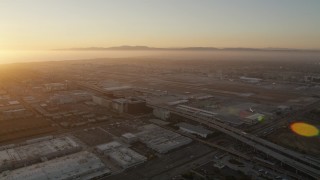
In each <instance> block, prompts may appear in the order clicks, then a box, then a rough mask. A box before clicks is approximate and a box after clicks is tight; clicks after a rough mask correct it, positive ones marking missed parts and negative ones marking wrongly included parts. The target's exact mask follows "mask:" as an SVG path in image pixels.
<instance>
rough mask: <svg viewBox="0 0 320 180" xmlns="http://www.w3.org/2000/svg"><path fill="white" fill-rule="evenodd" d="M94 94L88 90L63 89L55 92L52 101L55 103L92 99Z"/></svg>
mask: <svg viewBox="0 0 320 180" xmlns="http://www.w3.org/2000/svg"><path fill="white" fill-rule="evenodd" d="M91 100H92V95H91V94H89V93H88V92H86V91H79V90H75V91H62V92H59V93H55V94H54V95H53V96H51V97H50V102H51V103H53V104H69V103H78V102H83V101H91Z"/></svg>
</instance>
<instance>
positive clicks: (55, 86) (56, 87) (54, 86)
mask: <svg viewBox="0 0 320 180" xmlns="http://www.w3.org/2000/svg"><path fill="white" fill-rule="evenodd" d="M44 88H45V91H48V92H51V91H61V90H65V89H67V85H66V84H63V83H48V84H44Z"/></svg>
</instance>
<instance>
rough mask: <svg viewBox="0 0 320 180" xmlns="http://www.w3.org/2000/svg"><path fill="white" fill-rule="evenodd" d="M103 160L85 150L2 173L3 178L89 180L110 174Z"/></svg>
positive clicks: (4, 179)
mask: <svg viewBox="0 0 320 180" xmlns="http://www.w3.org/2000/svg"><path fill="white" fill-rule="evenodd" d="M110 173H111V171H110V170H109V169H108V168H106V167H105V165H104V164H103V163H102V162H101V160H100V159H99V158H98V157H97V156H96V155H94V154H92V153H89V152H86V151H83V152H79V153H76V154H72V155H68V156H64V157H60V158H57V159H54V160H50V161H46V162H43V163H39V164H35V165H32V166H27V167H24V168H20V169H16V170H13V171H5V172H2V173H1V174H0V179H3V180H18V179H23V180H39V179H41V180H49V179H63V180H71V179H79V177H81V179H82V180H87V179H88V180H89V179H93V178H97V177H101V176H105V175H108V174H110Z"/></svg>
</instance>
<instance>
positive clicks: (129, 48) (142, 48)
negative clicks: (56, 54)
mask: <svg viewBox="0 0 320 180" xmlns="http://www.w3.org/2000/svg"><path fill="white" fill-rule="evenodd" d="M54 50H57V51H108V50H117V51H124V50H125V51H150V50H151V51H297V52H298V51H301V52H304V51H305V52H320V49H292V48H241V47H237V48H215V47H181V48H157V47H149V46H115V47H86V48H67V49H54Z"/></svg>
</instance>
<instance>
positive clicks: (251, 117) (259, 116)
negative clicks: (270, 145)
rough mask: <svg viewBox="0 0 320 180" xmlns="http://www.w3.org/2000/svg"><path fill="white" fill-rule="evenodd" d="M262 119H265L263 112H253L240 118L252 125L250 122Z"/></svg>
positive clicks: (253, 122) (254, 122)
mask: <svg viewBox="0 0 320 180" xmlns="http://www.w3.org/2000/svg"><path fill="white" fill-rule="evenodd" d="M264 119H265V116H264V115H263V114H260V113H255V114H252V115H249V116H247V117H245V118H243V119H242V120H243V122H244V123H245V124H249V125H252V124H256V123H258V122H259V121H262V120H264Z"/></svg>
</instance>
